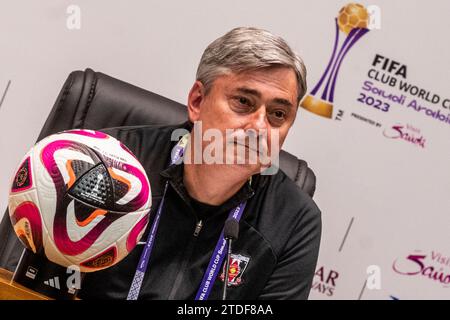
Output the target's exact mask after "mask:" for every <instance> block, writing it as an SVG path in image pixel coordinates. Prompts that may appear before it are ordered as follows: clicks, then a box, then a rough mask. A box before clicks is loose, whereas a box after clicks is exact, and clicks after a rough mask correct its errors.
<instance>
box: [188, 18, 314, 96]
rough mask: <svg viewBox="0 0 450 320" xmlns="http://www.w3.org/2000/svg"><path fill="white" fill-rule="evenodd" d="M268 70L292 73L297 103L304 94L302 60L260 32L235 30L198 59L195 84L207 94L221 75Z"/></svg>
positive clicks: (258, 30) (218, 40)
mask: <svg viewBox="0 0 450 320" xmlns="http://www.w3.org/2000/svg"><path fill="white" fill-rule="evenodd" d="M271 66H285V67H289V68H292V69H293V70H294V71H295V74H296V76H297V83H298V87H297V88H298V90H297V92H298V97H297V98H298V100H297V103H299V102H300V100H301V99H302V97H303V96H304V95H305V93H306V68H305V65H304V63H303V60H302V59H301V58H300V57H299V56H298V55H297V54H296V53H295V52H294V51H293V50H292V49H291V48H290V47H289V45H288V44H287V43H286V41H285V40H284V39H283V38H281V37H279V36H275V35H273V34H272V33H270V32H269V31H266V30H263V29H258V28H251V27H240V28H235V29H233V30H231V31H229V32H228V33H226V34H225V35H223V36H222V37H220V38H218V39H216V40H214V41H213V42H212V43H211V44H210V45H209V46H208V47H207V48H206V49H205V52H203V55H202V58H201V59H200V63H199V65H198V69H197V80H199V81H200V82H202V83H203V85H204V86H205V89H206V93H208V92H209V90H210V89H211V86H212V83H213V82H214V80H215V79H216V78H217V77H219V76H221V75H226V74H229V73H230V72H236V73H239V72H243V71H249V70H254V69H260V68H266V67H271Z"/></svg>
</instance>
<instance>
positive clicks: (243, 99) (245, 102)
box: [237, 97, 250, 106]
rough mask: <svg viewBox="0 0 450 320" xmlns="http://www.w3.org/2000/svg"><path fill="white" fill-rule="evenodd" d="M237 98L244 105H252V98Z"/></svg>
mask: <svg viewBox="0 0 450 320" xmlns="http://www.w3.org/2000/svg"><path fill="white" fill-rule="evenodd" d="M237 99H238V101H239V103H240V104H243V105H246V106H249V105H250V100H248V99H247V98H245V97H238V98H237Z"/></svg>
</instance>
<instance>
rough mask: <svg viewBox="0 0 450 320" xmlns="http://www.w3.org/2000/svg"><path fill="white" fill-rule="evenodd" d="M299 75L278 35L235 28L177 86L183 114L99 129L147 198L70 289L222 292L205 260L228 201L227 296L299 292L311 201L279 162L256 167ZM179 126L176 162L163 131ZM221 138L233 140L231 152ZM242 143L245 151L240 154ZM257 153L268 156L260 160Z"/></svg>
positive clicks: (288, 120)
mask: <svg viewBox="0 0 450 320" xmlns="http://www.w3.org/2000/svg"><path fill="white" fill-rule="evenodd" d="M305 73H306V72H305V68H304V65H303V62H302V61H301V59H300V58H299V57H298V56H297V55H296V54H295V53H294V52H293V51H292V50H291V49H290V48H289V46H288V45H287V44H286V43H285V41H284V40H283V39H281V38H279V37H276V36H274V35H272V34H271V33H269V32H267V31H264V30H260V29H256V28H236V29H233V30H231V31H230V32H228V33H227V34H225V35H224V36H222V37H221V38H219V39H217V40H215V41H214V42H212V43H211V44H210V45H209V46H208V48H207V49H206V50H205V52H204V54H203V56H202V58H201V61H200V64H199V67H198V71H197V79H196V81H195V83H194V85H193V86H192V89H191V90H190V92H189V96H188V103H187V106H188V114H189V121H188V122H187V123H185V124H183V125H180V126H147V127H145V126H144V127H142V126H140V127H122V128H112V129H105V130H103V131H104V132H106V133H108V134H111V135H113V136H115V137H116V138H118V139H120V140H121V141H122V142H123V143H124V144H125V145H127V146H128V147H129V148H130V149H131V151H132V152H133V153H134V154H135V155H136V156H137V158H138V159H139V160H140V161H141V163H142V164H143V166H144V168H146V171H147V174H148V176H149V180H150V183H151V186H152V198H153V199H152V200H153V201H152V203H153V206H152V210H151V218H150V222H149V226H148V227H147V231H146V233H145V234H144V236H143V238H142V241H143V242H144V243H142V244H140V245H138V246H137V247H136V248H135V249H134V250H133V251H132V252H131V253H130V254H129V256H127V257H126V258H125V259H124V260H123V261H121V262H120V263H118V264H117V265H115V266H113V267H111V268H109V269H106V270H103V271H99V272H95V273H92V274H87V275H86V277H85V278H84V280H83V284H82V289H81V291H80V294H79V297H80V298H81V299H92V298H94V299H95V298H113V299H125V298H127V297H128V298H131V299H136V298H138V299H195V298H197V299H207V298H209V299H221V297H222V288H223V281H224V278H225V277H224V274H223V271H224V267H223V265H222V264H220V263H218V262H217V261H215V260H216V259H215V256H216V255H217V252H218V251H217V250H216V246H219V244H220V243H221V241H223V239H222V237H221V232H222V230H223V227H224V224H225V221H226V220H227V219H228V218H229V216H230V211H231V212H233V210H235V209H236V210H237V211H236V210H235V211H234V212H238V211H239V210H241V211H240V212H241V214H242V216H241V217H240V220H239V219H238V220H239V237H238V239H237V240H236V241H234V242H233V246H232V250H233V254H232V256H231V259H230V269H229V270H228V277H229V279H228V280H229V287H228V289H227V298H228V299H307V298H308V294H309V291H310V288H311V282H312V278H313V275H314V270H315V266H316V262H317V257H318V250H319V243H320V233H321V220H320V210H319V209H318V208H317V206H316V205H315V203H314V202H313V200H312V199H311V198H310V197H309V196H308V195H307V194H306V193H304V192H303V191H301V190H300V189H299V188H298V187H297V186H296V185H295V183H294V182H293V181H291V180H290V179H289V178H287V176H286V175H285V174H284V173H283V172H281V171H276V170H275V171H272V172H274V174H272V175H270V174H265V173H267V171H264V170H265V169H267V168H268V167H270V166H271V165H272V164H273V162H274V161H273V159H274V158H276V155H277V154H278V148H277V147H281V145H282V144H283V142H284V140H285V138H286V136H287V133H288V131H289V129H290V127H291V126H292V124H293V123H294V120H295V117H296V113H297V108H298V104H299V101H300V99H301V98H302V97H303V95H304V94H305V92H306V83H305V77H306V74H305ZM193 124H195V125H194V126H193ZM179 129H185V130H186V131H185V132H190V135H189V136H188V137H187V138H186V139H187V141H188V143H187V146H186V149H185V152H184V156H185V158H184V162H181V163H179V162H177V163H175V164H172V165H169V163H170V160H171V155H173V154H174V153H173V152H172V150H173V148H174V146H175V145H176V144H177V141H172V140H173V139H171V137H172V134H173V133H174V131H176V130H179ZM211 131H214V132H216V133H217V132H219V133H220V134H221V135H222V138H223V139H218V138H217V136H216V138H217V139H216V141H215V146H216V148H215V149H214V152H211V153H210V155H211V156H213V157H215V159H216V160H217V159H219V160H223V161H212V162H211V161H208V159H205V154H206V155H207V154H208V153H207V152H206V153H205V152H204V150H205V149H207V148H208V146H209V145H210V144H211V143H212V141H211V140H212V139H210V140H208V139H204V136H205V135H208V133H209V132H211ZM230 132H231V133H230ZM219 138H220V137H219ZM235 138H236V139H237V140H236V139H235ZM239 138H243V139H241V140H239ZM252 139H253V140H252ZM182 141H184V140H182ZM196 141H197V142H198V141H200V143H196ZM236 141H238V142H236ZM239 141H241V142H240V143H239ZM242 141H244V142H242ZM250 141H257V142H258V143H257V144H256V145H255V144H253V145H252V144H251V143H250ZM230 146H231V147H233V146H234V147H235V148H234V149H232V151H231V153H230V152H228V151H227V148H230ZM274 146H275V147H274ZM210 150H211V149H210ZM239 150H240V151H239ZM242 150H244V152H242ZM252 152H254V153H256V161H250V160H251V159H250V158H251V156H250V154H251V153H252ZM264 153H267V154H268V155H269V157H270V159H271V160H272V162H264V161H263V160H264V159H263V158H264ZM218 155H219V156H218ZM220 155H221V156H220ZM254 156H255V154H254ZM199 158H200V160H201V161H200V162H199V161H193V159H197V160H198V159H199ZM231 158H233V159H234V160H235V161H231V162H230V159H231ZM238 159H240V160H241V161H239V160H238ZM188 160H190V161H188ZM166 183H167V184H166ZM166 185H167V189H166V191H164V190H165V186H166ZM162 199H164V202H163V205H161V200H162ZM155 217H156V218H155ZM155 220H156V221H157V222H156V223H155ZM153 227H154V228H153ZM152 230H156V231H154V233H152V232H153V231H152ZM149 233H151V234H152V235H154V237H153V238H154V242H153V246H152V249H151V254H149V258H148V267H147V268H144V271H142V270H141V271H139V270H138V272H136V268H137V267H138V265H139V266H141V263H140V257H141V254H142V252H143V251H144V250H146V248H148V247H147V244H148V243H152V242H147V244H146V243H145V242H146V241H147V239H148V238H149ZM222 253H223V252H222ZM214 261H215V262H214ZM141 262H142V261H141ZM214 263H216V264H215V265H214ZM214 271H218V272H217V273H218V274H217V276H216V277H215V278H214V277H211V275H212V274H213V273H214ZM140 272H141V273H140ZM139 274H141V275H142V276H141V277H140V276H138V275H139ZM208 277H209V278H208ZM205 281H206V282H205ZM205 283H206V284H205ZM130 287H131V290H130Z"/></svg>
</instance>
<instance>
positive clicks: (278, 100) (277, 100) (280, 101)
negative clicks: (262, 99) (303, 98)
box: [273, 98, 294, 108]
mask: <svg viewBox="0 0 450 320" xmlns="http://www.w3.org/2000/svg"><path fill="white" fill-rule="evenodd" d="M273 101H274V102H275V103H278V104H281V105H283V106H285V107H288V108H293V107H294V106H293V105H292V103H291V102H290V101H289V100H286V99H283V98H275V99H273Z"/></svg>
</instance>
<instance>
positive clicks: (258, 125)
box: [246, 106, 269, 132]
mask: <svg viewBox="0 0 450 320" xmlns="http://www.w3.org/2000/svg"><path fill="white" fill-rule="evenodd" d="M246 129H254V130H256V131H257V132H259V131H260V130H268V129H269V122H268V120H267V112H266V108H265V106H261V107H260V108H258V109H257V110H256V111H255V112H253V113H252V114H251V115H250V119H249V122H248V124H247V128H246Z"/></svg>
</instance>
